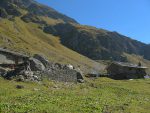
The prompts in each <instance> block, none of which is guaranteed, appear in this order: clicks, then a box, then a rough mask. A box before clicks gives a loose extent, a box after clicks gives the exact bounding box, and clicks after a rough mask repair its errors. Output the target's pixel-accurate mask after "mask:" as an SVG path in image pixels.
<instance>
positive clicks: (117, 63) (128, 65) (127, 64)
mask: <svg viewBox="0 0 150 113" xmlns="http://www.w3.org/2000/svg"><path fill="white" fill-rule="evenodd" d="M113 64H116V65H119V66H122V67H130V68H139V69H147V67H145V66H138V65H137V64H132V63H129V62H113Z"/></svg>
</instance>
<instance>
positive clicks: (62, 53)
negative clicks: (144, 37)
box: [0, 0, 150, 71]
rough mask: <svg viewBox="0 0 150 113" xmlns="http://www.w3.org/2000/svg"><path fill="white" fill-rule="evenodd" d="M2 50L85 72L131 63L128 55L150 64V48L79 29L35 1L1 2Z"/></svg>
mask: <svg viewBox="0 0 150 113" xmlns="http://www.w3.org/2000/svg"><path fill="white" fill-rule="evenodd" d="M0 46H1V47H6V48H9V49H12V50H15V51H20V52H24V53H27V54H31V55H32V54H34V53H41V54H44V55H46V56H47V57H48V58H49V59H50V60H51V61H55V62H60V63H71V64H73V65H75V66H78V65H80V66H81V69H83V70H86V71H93V70H94V69H96V70H102V69H104V67H105V66H104V65H103V64H101V65H100V64H99V63H96V62H95V61H93V60H117V61H130V62H132V60H130V59H129V58H131V57H127V55H126V54H129V55H131V54H136V55H139V56H143V58H145V59H147V60H150V51H149V49H150V45H146V44H144V43H141V42H138V41H136V40H132V39H131V38H128V37H126V36H123V35H121V34H119V33H117V32H110V31H107V30H103V29H97V28H94V27H90V26H83V25H80V24H78V23H77V22H76V21H75V20H74V19H72V18H70V17H67V16H65V15H63V14H61V13H59V12H57V11H55V10H54V9H52V8H49V7H47V6H44V5H41V4H39V3H37V2H35V1H33V0H1V1H0ZM67 47H68V48H70V49H72V50H73V51H72V50H70V49H68V48H67ZM75 51H76V52H75ZM77 52H78V53H80V54H82V55H84V56H87V57H89V58H91V59H93V60H90V59H89V58H87V57H84V56H82V55H80V54H78V53H77ZM143 58H142V60H141V62H143V61H144V59H143ZM135 59H136V60H139V59H138V58H136V57H135ZM144 64H145V63H144ZM145 65H147V64H145ZM147 66H148V65H147Z"/></svg>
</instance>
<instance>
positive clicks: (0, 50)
mask: <svg viewBox="0 0 150 113" xmlns="http://www.w3.org/2000/svg"><path fill="white" fill-rule="evenodd" d="M0 52H3V53H8V54H12V55H14V56H18V57H23V58H29V56H27V55H24V54H21V53H18V52H13V51H11V50H8V49H3V48H0Z"/></svg>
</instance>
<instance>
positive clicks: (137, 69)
mask: <svg viewBox="0 0 150 113" xmlns="http://www.w3.org/2000/svg"><path fill="white" fill-rule="evenodd" d="M106 69H107V73H108V76H109V77H110V78H113V79H118V80H121V79H138V78H144V76H146V69H147V67H144V66H139V65H136V64H131V63H126V62H112V63H111V64H110V65H109V66H108V67H107V68H106Z"/></svg>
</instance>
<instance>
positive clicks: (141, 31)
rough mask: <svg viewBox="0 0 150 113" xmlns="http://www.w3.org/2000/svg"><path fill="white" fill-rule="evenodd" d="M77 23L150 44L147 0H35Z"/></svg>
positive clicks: (148, 0) (149, 6)
mask: <svg viewBox="0 0 150 113" xmlns="http://www.w3.org/2000/svg"><path fill="white" fill-rule="evenodd" d="M37 1H38V2H40V3H43V4H46V5H48V6H50V7H52V8H54V9H56V10H57V11H59V12H61V13H63V14H65V15H67V16H69V17H72V18H74V19H75V20H77V21H78V22H79V23H80V24H84V25H90V26H95V27H97V28H103V29H107V30H110V31H117V32H119V33H121V34H123V35H126V36H129V37H131V38H133V39H136V40H139V41H142V42H144V43H150V0H37Z"/></svg>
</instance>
